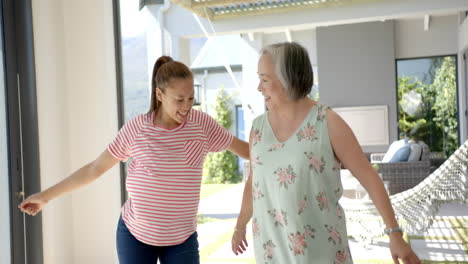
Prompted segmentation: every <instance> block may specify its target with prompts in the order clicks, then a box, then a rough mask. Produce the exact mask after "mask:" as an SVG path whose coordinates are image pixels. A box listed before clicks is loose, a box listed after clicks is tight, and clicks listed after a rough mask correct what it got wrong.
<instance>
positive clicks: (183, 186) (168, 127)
mask: <svg viewBox="0 0 468 264" xmlns="http://www.w3.org/2000/svg"><path fill="white" fill-rule="evenodd" d="M151 84H152V94H151V107H150V109H149V111H148V113H146V114H141V115H138V116H137V117H135V118H133V119H132V120H130V121H128V122H127V123H126V124H125V125H124V126H123V127H122V129H121V130H120V131H119V133H118V135H117V137H116V138H115V139H114V141H113V142H112V143H111V144H109V146H108V147H107V149H106V150H105V151H104V152H103V153H102V154H101V155H100V156H99V157H98V158H97V159H96V160H94V161H92V162H91V163H89V164H87V165H85V166H84V167H82V168H81V169H79V170H77V171H76V172H74V173H73V174H71V175H70V176H69V177H68V178H66V179H64V180H63V181H61V182H59V183H57V184H56V185H54V186H52V187H50V188H48V189H46V190H44V191H42V192H40V193H36V194H33V195H31V196H29V197H28V198H27V199H25V200H24V201H23V202H22V203H21V204H20V205H19V208H20V209H21V210H22V211H23V212H25V213H27V214H29V215H36V214H37V213H38V212H39V211H41V209H42V208H43V207H44V206H45V205H46V204H47V203H48V202H49V201H50V200H52V199H54V198H57V197H59V196H61V195H62V194H64V193H66V192H69V191H72V190H75V189H77V188H79V187H81V186H84V185H86V184H89V183H90V182H92V181H94V180H96V179H97V178H98V177H99V176H101V175H102V174H103V173H105V172H106V171H107V170H109V169H110V168H111V167H113V166H114V165H115V164H117V163H118V162H119V161H126V160H127V159H129V158H132V161H131V164H130V166H129V168H128V175H127V181H126V188H127V191H128V194H129V198H128V200H127V201H126V203H125V204H124V205H123V207H122V212H121V217H120V220H119V224H118V227H117V253H118V257H119V262H120V263H121V264H127V263H142V264H144V263H151V264H154V263H156V262H157V260H159V262H160V263H161V264H171V263H189V264H190V263H199V253H198V241H197V233H196V226H197V211H198V204H199V200H200V184H201V178H202V168H203V161H204V159H205V156H206V154H207V153H208V152H217V151H223V150H226V149H227V150H229V151H232V152H234V153H236V154H237V155H239V156H241V157H243V158H248V157H249V155H248V153H249V150H248V148H249V147H248V143H246V142H244V141H241V140H239V139H237V138H236V137H234V136H233V135H231V134H230V133H229V132H228V131H227V130H226V129H225V128H223V127H222V126H220V125H219V124H218V123H217V122H216V121H215V120H214V119H213V118H211V117H210V116H209V115H207V114H206V113H203V112H200V111H197V110H194V109H192V106H193V99H194V89H193V75H192V72H191V71H190V70H189V68H188V67H187V66H185V65H184V64H182V63H180V62H177V61H173V60H172V58H170V57H167V56H163V57H160V58H159V59H158V60H157V61H156V63H155V65H154V69H153V76H152V83H151Z"/></svg>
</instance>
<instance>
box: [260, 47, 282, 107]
mask: <svg viewBox="0 0 468 264" xmlns="http://www.w3.org/2000/svg"><path fill="white" fill-rule="evenodd" d="M258 78H259V79H260V83H259V84H258V91H259V92H261V93H262V95H263V96H264V97H265V104H266V106H267V107H268V109H274V108H275V107H277V106H278V105H280V104H281V102H283V101H285V100H287V99H288V95H287V93H286V90H285V89H284V87H283V86H282V85H281V82H280V80H279V79H278V77H277V76H276V74H275V68H274V65H273V62H272V59H271V57H270V56H269V55H262V56H261V57H260V60H259V61H258Z"/></svg>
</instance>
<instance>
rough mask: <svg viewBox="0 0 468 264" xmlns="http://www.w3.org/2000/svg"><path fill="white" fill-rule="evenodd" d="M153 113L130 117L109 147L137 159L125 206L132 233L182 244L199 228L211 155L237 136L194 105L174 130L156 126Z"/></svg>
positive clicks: (123, 156) (153, 241)
mask: <svg viewBox="0 0 468 264" xmlns="http://www.w3.org/2000/svg"><path fill="white" fill-rule="evenodd" d="M153 115H154V114H141V115H138V116H137V117H135V118H133V119H131V120H130V121H128V122H127V123H126V124H125V125H124V126H123V127H122V128H121V129H120V131H119V133H118V135H117V137H116V138H115V139H114V141H113V142H112V143H111V144H110V145H109V146H108V148H107V149H108V150H109V152H110V153H111V154H112V155H113V156H114V157H116V158H117V159H119V160H121V161H126V160H127V159H128V158H132V161H131V164H130V165H129V167H128V173H127V180H126V188H127V191H128V195H129V197H128V200H127V201H126V202H125V204H124V205H123V207H122V219H123V221H124V222H125V224H126V226H127V227H128V229H129V230H130V232H131V233H132V234H133V235H134V236H135V237H136V238H137V239H138V240H140V241H141V242H143V243H146V244H150V245H155V246H170V245H177V244H181V243H183V242H184V241H185V240H187V238H188V237H189V236H190V235H192V234H193V233H194V232H195V231H196V227H197V211H198V203H199V201H200V184H201V179H202V170H203V161H204V160H205V157H206V154H207V153H208V152H217V151H223V150H225V149H226V148H227V147H228V146H229V145H230V144H231V142H232V139H233V136H232V134H231V133H229V132H228V131H227V130H226V129H225V128H223V127H222V126H221V125H219V124H218V123H217V122H216V121H215V120H214V119H213V118H212V117H210V116H209V115H208V114H206V113H203V112H200V111H197V110H194V109H192V110H191V111H190V113H189V116H188V117H187V119H186V121H185V122H184V123H183V124H181V125H180V126H178V127H177V128H174V129H171V130H168V129H164V128H161V127H157V126H155V125H154V124H153V123H152V120H153Z"/></svg>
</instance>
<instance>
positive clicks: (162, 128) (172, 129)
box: [148, 109, 193, 132]
mask: <svg viewBox="0 0 468 264" xmlns="http://www.w3.org/2000/svg"><path fill="white" fill-rule="evenodd" d="M192 110H193V109H192ZM192 110H190V113H189V114H188V116H187V119H185V121H184V122H182V123H181V124H179V125H178V126H176V127H174V128H164V127H161V126H157V125H156V124H154V115H155V114H156V113H155V112H154V111H153V112H152V113H151V115H150V116H149V122H148V124H149V126H150V127H152V128H154V129H156V130H158V131H162V132H175V131H179V130H180V129H182V128H183V127H184V126H185V124H186V123H187V120H188V119H189V118H190V116H191V115H192Z"/></svg>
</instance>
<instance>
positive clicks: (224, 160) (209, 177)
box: [203, 87, 241, 183]
mask: <svg viewBox="0 0 468 264" xmlns="http://www.w3.org/2000/svg"><path fill="white" fill-rule="evenodd" d="M230 99H231V97H230V96H228V95H227V94H226V92H225V90H224V88H223V87H221V88H220V89H219V90H218V94H217V95H216V103H215V116H214V119H215V120H216V121H217V122H218V123H219V124H220V125H221V126H223V127H225V128H226V129H229V128H230V127H231V124H232V118H231V110H230V106H231V104H230ZM203 176H204V180H203V181H204V183H236V182H239V181H240V180H241V175H240V174H239V173H238V165H237V156H236V155H234V154H233V153H232V152H229V151H223V152H216V153H210V154H208V156H207V157H206V160H205V164H204V166H203Z"/></svg>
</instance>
